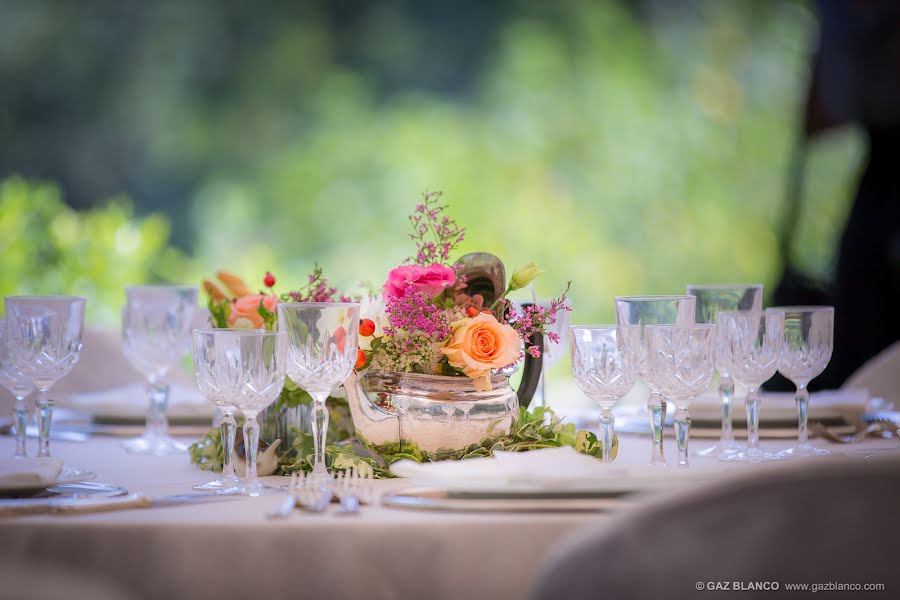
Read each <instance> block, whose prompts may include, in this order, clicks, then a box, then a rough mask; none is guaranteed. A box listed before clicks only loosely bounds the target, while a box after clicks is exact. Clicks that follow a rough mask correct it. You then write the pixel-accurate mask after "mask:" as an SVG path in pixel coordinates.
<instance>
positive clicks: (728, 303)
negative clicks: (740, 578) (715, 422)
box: [687, 283, 763, 456]
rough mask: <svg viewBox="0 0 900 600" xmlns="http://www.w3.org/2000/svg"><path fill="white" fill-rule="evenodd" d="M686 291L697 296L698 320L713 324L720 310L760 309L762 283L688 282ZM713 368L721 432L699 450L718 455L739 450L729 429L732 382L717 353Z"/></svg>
mask: <svg viewBox="0 0 900 600" xmlns="http://www.w3.org/2000/svg"><path fill="white" fill-rule="evenodd" d="M687 293H688V294H690V295H692V296H696V298H697V313H696V321H697V323H716V322H717V320H716V316H717V315H718V313H719V311H722V310H749V311H757V312H759V311H761V310H762V298H763V286H762V284H760V283H749V284H747V283H736V284H716V285H689V286H687ZM716 371H718V372H719V397H720V398H721V400H722V435H721V437H720V439H719V443H718V444H714V445H712V446H710V447H709V448H705V449H703V450H701V451H700V452H698V453H697V454H698V455H700V456H720V455H725V454H733V453H735V452H738V451H740V448H739V447H738V445H737V444H736V443H735V441H734V433H732V430H731V405H732V401H733V399H734V381H732V379H731V374H730V373H729V372H728V368H727V366H726V364H725V363H724V362H723V361H722V359H721V357H720V356H718V353H717V355H716Z"/></svg>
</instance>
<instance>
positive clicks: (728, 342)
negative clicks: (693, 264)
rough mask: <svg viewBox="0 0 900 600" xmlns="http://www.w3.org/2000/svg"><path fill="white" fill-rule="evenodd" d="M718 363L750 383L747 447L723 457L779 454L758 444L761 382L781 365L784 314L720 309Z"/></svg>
mask: <svg viewBox="0 0 900 600" xmlns="http://www.w3.org/2000/svg"><path fill="white" fill-rule="evenodd" d="M718 327H719V331H718V336H717V346H718V350H717V358H716V361H717V364H718V361H720V360H721V361H722V363H723V364H725V365H726V366H727V367H728V370H729V372H730V373H732V374H733V375H734V377H735V378H736V379H737V380H738V381H740V382H741V383H743V384H744V385H745V386H747V400H746V405H747V449H746V450H744V451H742V452H737V453H733V454H727V455H725V454H723V455H721V456H720V458H721V459H722V460H739V461H753V462H758V461H761V460H769V459H773V458H777V456H775V455H773V454H770V453H768V452H765V451H763V450H761V449H760V448H759V405H760V400H759V391H758V390H759V386H761V385H762V384H763V383H765V382H766V381H768V380H769V379H770V378H771V377H772V376H773V375H774V374H775V371H776V370H777V369H778V359H779V357H780V356H781V347H782V344H783V338H784V315H783V314H782V313H781V312H778V311H771V310H767V311H766V312H765V313H760V312H758V311H755V310H754V311H722V312H720V313H719V324H718Z"/></svg>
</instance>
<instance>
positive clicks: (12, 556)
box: [0, 435, 900, 600]
mask: <svg viewBox="0 0 900 600" xmlns="http://www.w3.org/2000/svg"><path fill="white" fill-rule="evenodd" d="M791 443H792V442H791V441H790V440H764V441H763V442H762V447H763V448H764V449H766V450H770V451H777V450H781V449H784V448H787V447H789V446H790V445H791ZM814 443H815V444H817V445H822V446H826V445H827V446H828V447H829V448H830V449H832V450H833V451H836V452H837V453H844V452H847V449H848V448H852V454H853V456H856V457H858V458H860V459H865V458H866V455H867V452H868V451H871V454H872V456H875V455H879V454H884V453H888V454H890V453H892V452H900V450H897V442H896V440H893V439H870V440H867V441H865V442H863V443H861V444H855V445H852V446H851V445H836V444H830V445H828V444H826V443H824V442H822V441H820V440H815V441H814ZM703 445H704V443H702V442H700V441H698V442H697V446H698V447H702V446H703ZM29 446H30V447H29V450H30V451H31V452H32V453H33V452H34V440H29ZM674 446H675V444H674V440H667V444H666V453H667V458H668V460H669V461H670V463H671V462H672V461H674V460H675V454H676V452H675V450H676V449H675V447H674ZM52 451H53V453H54V455H55V456H56V457H59V458H61V459H63V461H64V462H65V464H66V465H68V466H73V467H79V468H82V469H88V470H90V471H92V472H94V473H95V474H96V481H99V482H105V483H110V484H114V485H119V486H123V487H125V488H127V489H128V490H129V491H130V492H141V493H143V494H145V495H146V496H148V497H150V498H151V499H154V498H162V497H166V496H170V495H176V494H185V493H191V492H192V489H191V487H192V486H193V485H195V484H197V483H201V482H204V481H206V480H209V479H210V478H211V473H210V472H208V471H201V470H199V469H198V468H197V467H195V466H194V465H192V464H191V463H190V461H189V458H188V455H187V454H182V455H170V456H164V457H155V456H142V455H135V454H128V453H126V452H125V450H124V449H123V448H122V446H121V438H113V437H93V438H91V439H89V440H87V441H85V442H81V443H77V442H65V441H54V442H53V445H52ZM12 452H13V439H12V438H11V437H8V436H5V437H0V454H5V455H7V456H11V455H12ZM649 457H650V442H649V439H648V438H647V437H645V436H637V435H621V436H620V449H619V454H618V457H617V460H616V464H621V465H637V464H644V463H646V462H648V460H649ZM691 460H692V466H693V467H698V466H710V467H711V466H713V465H714V464H718V465H719V466H720V468H721V473H722V477H723V478H727V477H729V475H730V474H731V473H734V474H740V473H741V472H742V469H740V468H738V467H736V466H735V465H731V464H726V463H718V462H717V461H716V460H715V459H712V458H704V457H700V456H692V458H691ZM795 460H803V459H795ZM813 460H815V459H813ZM785 462H787V461H785ZM792 462H793V461H792ZM668 468H670V469H679V468H681V467H678V466H676V465H674V464H670V465H669V467H668ZM773 468H777V467H773ZM688 469H690V467H689V468H688ZM686 473H687V471H686ZM288 480H289V479H288V478H286V477H267V478H264V482H265V483H267V484H268V485H270V486H273V487H278V486H281V485H284V484H285V483H286V482H287V481H288ZM406 485H408V482H406V481H405V480H403V479H391V480H382V481H376V482H375V486H376V491H377V492H378V493H379V494H384V493H387V492H390V491H392V490H396V489H398V488H401V487H403V486H406ZM698 485H708V484H707V483H703V484H698ZM649 496H652V494H651V495H649ZM646 497H647V496H641V495H637V496H625V497H623V498H621V499H620V500H618V501H616V502H615V503H613V504H612V505H611V506H609V507H608V509H607V510H603V511H599V512H502V511H501V512H438V511H429V510H420V509H398V508H393V507H388V506H384V505H381V504H380V503H376V504H374V505H371V506H367V505H366V506H363V507H362V509H361V511H360V512H359V513H358V514H342V513H340V512H339V509H338V506H337V504H333V505H332V506H330V507H329V508H328V509H327V510H326V511H325V512H322V513H312V512H306V511H303V510H299V509H298V510H295V511H294V512H293V514H291V515H290V516H288V517H285V518H279V519H275V518H272V517H271V516H270V513H272V512H273V511H274V510H275V509H276V507H277V506H278V505H279V503H280V502H282V500H283V498H284V496H283V494H281V493H277V492H275V493H271V494H268V495H263V496H261V497H256V498H250V497H242V496H230V497H224V498H221V499H217V500H214V501H209V502H190V503H185V504H181V505H175V506H159V507H150V508H139V509H131V510H119V511H114V512H103V513H93V514H76V515H64V514H59V515H56V514H54V515H49V514H48V515H30V516H15V517H7V518H3V519H0V540H2V543H0V573H11V574H13V575H15V577H14V578H13V579H12V580H11V579H9V578H8V577H4V579H3V581H4V586H6V587H9V585H10V582H11V581H12V582H13V584H12V585H14V586H15V585H18V586H20V589H22V590H27V589H29V587H35V586H53V585H58V586H62V587H65V586H77V585H80V584H79V583H78V582H81V584H84V585H87V586H94V587H93V588H90V589H96V590H111V592H110V594H111V595H109V597H120V598H232V597H234V598H237V597H240V598H283V597H297V598H300V597H307V598H309V597H323V598H351V597H353V598H367V599H369V600H374V599H378V598H430V599H432V600H439V599H443V598H447V599H450V598H454V599H455V598H523V597H527V595H528V591H529V589H530V588H531V586H532V585H533V583H534V580H535V577H536V576H537V574H538V573H539V571H540V568H541V565H542V563H543V562H544V561H545V559H546V558H547V556H548V553H549V552H550V551H551V549H552V548H553V547H554V545H556V544H557V543H558V542H560V541H561V540H563V539H564V538H566V537H567V536H569V535H572V534H574V533H576V532H582V530H584V529H586V528H597V529H598V534H599V533H600V530H602V529H603V527H604V526H605V525H607V524H609V523H612V522H614V521H615V520H616V519H617V518H618V517H619V516H620V515H622V514H624V513H625V512H627V511H629V510H633V509H634V508H635V507H637V506H640V505H641V503H642V502H644V501H645V498H646ZM72 581H74V582H76V583H69V582H72ZM48 589H53V588H52V587H51V588H48ZM71 589H74V588H71ZM85 589H87V588H85ZM93 595H94V597H105V596H103V594H102V593H100V592H97V593H95V594H93ZM3 597H15V596H3V594H2V593H0V598H3ZM68 597H78V596H77V595H75V596H72V595H69V596H68Z"/></svg>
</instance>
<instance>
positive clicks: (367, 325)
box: [359, 319, 375, 337]
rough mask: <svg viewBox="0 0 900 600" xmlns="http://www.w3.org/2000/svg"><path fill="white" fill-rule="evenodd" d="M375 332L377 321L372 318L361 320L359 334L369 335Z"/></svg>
mask: <svg viewBox="0 0 900 600" xmlns="http://www.w3.org/2000/svg"><path fill="white" fill-rule="evenodd" d="M373 333H375V321H373V320H372V319H363V320H362V321H360V322H359V335H361V336H363V337H369V336H370V335H372V334H373Z"/></svg>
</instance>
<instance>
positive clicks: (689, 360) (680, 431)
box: [644, 324, 716, 467]
mask: <svg viewBox="0 0 900 600" xmlns="http://www.w3.org/2000/svg"><path fill="white" fill-rule="evenodd" d="M644 336H645V342H646V344H647V377H648V379H649V381H650V382H651V383H652V384H653V385H654V387H656V389H658V390H659V392H660V393H661V394H662V395H663V396H664V397H665V398H666V401H670V402H672V403H673V404H674V405H675V439H676V440H677V442H678V464H679V465H682V466H685V467H686V466H687V465H688V440H689V439H690V434H691V420H690V414H689V413H688V408H689V407H690V404H691V401H692V400H693V399H694V398H696V397H697V396H699V395H700V394H702V393H703V392H704V391H705V390H706V388H707V387H708V386H709V382H710V381H711V380H712V372H713V367H714V364H715V363H714V358H715V341H716V326H715V325H709V324H702V325H647V326H646V327H644Z"/></svg>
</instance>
